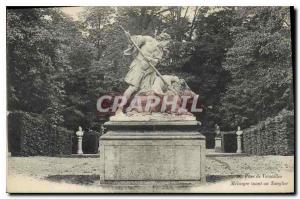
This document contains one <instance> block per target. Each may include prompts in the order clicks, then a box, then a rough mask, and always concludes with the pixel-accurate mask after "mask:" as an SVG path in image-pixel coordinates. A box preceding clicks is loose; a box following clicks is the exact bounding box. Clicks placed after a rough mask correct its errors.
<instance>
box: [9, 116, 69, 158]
mask: <svg viewBox="0 0 300 199" xmlns="http://www.w3.org/2000/svg"><path fill="white" fill-rule="evenodd" d="M72 133H73V132H72V131H69V130H67V129H65V128H62V127H54V126H52V125H50V124H49V123H48V122H47V121H46V120H45V119H43V118H42V117H41V116H39V115H36V114H32V113H26V112H21V111H17V112H12V113H10V114H9V115H8V146H9V151H10V152H11V154H12V156H35V155H46V156H54V155H69V154H71V153H72Z"/></svg>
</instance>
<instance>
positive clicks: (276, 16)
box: [219, 7, 294, 128]
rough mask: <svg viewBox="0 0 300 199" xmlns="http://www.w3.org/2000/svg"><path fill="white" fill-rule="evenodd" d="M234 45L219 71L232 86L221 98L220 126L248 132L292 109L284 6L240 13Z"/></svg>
mask: <svg viewBox="0 0 300 199" xmlns="http://www.w3.org/2000/svg"><path fill="white" fill-rule="evenodd" d="M236 13H237V14H238V15H237V16H238V18H237V19H239V20H240V21H241V22H242V24H240V25H239V26H234V27H233V28H232V29H231V34H232V35H233V41H234V45H233V46H232V48H230V49H229V50H228V52H227V54H226V60H225V62H224V64H223V67H224V68H225V69H226V70H227V71H228V72H230V74H231V78H232V81H231V82H230V84H229V85H228V87H227V88H226V92H225V93H224V94H223V96H222V98H221V106H220V107H219V111H220V113H221V115H222V118H223V120H222V126H223V127H225V128H226V127H227V128H235V127H236V126H238V125H240V126H242V127H248V126H250V125H254V124H256V123H258V122H259V121H263V120H265V119H266V118H267V117H272V116H275V115H276V114H278V112H279V111H281V110H282V109H284V108H285V109H288V110H293V109H294V105H293V84H292V79H293V72H292V59H291V53H292V51H291V32H290V31H291V29H290V25H289V23H290V21H289V8H288V7H260V8H251V9H250V8H239V9H237V10H236Z"/></svg>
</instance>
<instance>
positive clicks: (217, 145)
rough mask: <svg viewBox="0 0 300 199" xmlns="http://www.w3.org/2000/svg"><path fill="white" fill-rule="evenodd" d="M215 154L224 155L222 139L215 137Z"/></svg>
mask: <svg viewBox="0 0 300 199" xmlns="http://www.w3.org/2000/svg"><path fill="white" fill-rule="evenodd" d="M215 152H217V153H222V152H223V150H222V138H220V137H215Z"/></svg>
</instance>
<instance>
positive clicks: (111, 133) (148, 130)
mask: <svg viewBox="0 0 300 199" xmlns="http://www.w3.org/2000/svg"><path fill="white" fill-rule="evenodd" d="M104 125H105V127H106V128H107V133H106V134H104V135H103V136H101V137H100V160H101V173H100V182H101V183H117V184H119V183H130V184H132V183H138V184H149V183H154V184H157V183H158V182H161V183H171V184H173V183H191V182H192V183H204V182H205V137H204V136H203V135H201V134H200V133H199V132H198V128H199V126H198V123H197V121H184V122H180V121H176V122H175V121H172V122H158V121H155V122H154V121H147V122H107V123H105V124H104Z"/></svg>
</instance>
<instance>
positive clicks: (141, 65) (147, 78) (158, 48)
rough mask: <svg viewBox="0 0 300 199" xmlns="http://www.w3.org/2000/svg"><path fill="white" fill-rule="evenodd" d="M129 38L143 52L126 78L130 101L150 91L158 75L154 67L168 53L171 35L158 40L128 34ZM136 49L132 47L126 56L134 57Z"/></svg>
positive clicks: (133, 62) (125, 52)
mask: <svg viewBox="0 0 300 199" xmlns="http://www.w3.org/2000/svg"><path fill="white" fill-rule="evenodd" d="M126 35H127V37H131V40H132V41H133V42H134V43H135V44H136V45H137V46H138V47H139V49H140V50H141V52H138V54H137V56H136V57H135V58H134V60H133V61H132V63H131V64H130V66H129V71H128V73H127V75H126V77H125V82H126V83H128V84H129V87H128V88H127V89H126V91H125V92H124V96H125V97H126V99H127V100H128V99H129V98H130V97H131V96H132V94H134V93H136V92H138V91H145V92H147V91H149V90H151V87H152V85H153V83H154V81H155V79H156V77H157V74H156V72H155V70H154V69H153V67H152V66H154V67H155V66H156V65H157V64H158V62H159V61H160V60H161V59H162V58H163V54H164V52H168V49H167V46H168V43H169V41H170V35H168V34H167V33H161V34H160V35H159V36H158V37H157V38H156V39H155V38H153V37H151V36H142V35H134V36H130V35H129V33H128V32H127V33H126ZM136 50H137V49H136V47H135V46H134V45H130V47H129V48H128V49H127V50H125V51H124V55H132V54H133V53H134V52H136ZM145 57H146V59H147V60H146V59H145ZM149 62H150V63H151V65H152V66H150V64H149ZM122 112H123V107H119V108H118V110H117V113H116V114H121V113H122Z"/></svg>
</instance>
